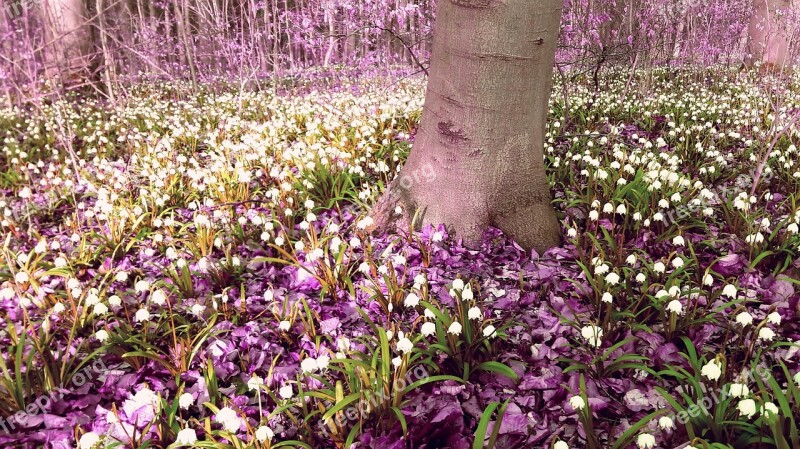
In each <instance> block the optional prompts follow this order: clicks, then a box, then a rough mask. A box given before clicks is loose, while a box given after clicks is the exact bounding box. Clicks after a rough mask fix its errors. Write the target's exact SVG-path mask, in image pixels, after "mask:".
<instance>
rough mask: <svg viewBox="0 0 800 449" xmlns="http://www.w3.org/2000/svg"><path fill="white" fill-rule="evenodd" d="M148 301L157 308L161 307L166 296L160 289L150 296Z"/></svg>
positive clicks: (165, 300)
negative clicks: (157, 306)
mask: <svg viewBox="0 0 800 449" xmlns="http://www.w3.org/2000/svg"><path fill="white" fill-rule="evenodd" d="M150 300H151V301H153V302H154V303H156V304H157V305H159V306H163V305H164V303H166V302H167V294H166V293H164V290H161V289H160V288H159V289H158V290H156V291H154V292H153V293H152V294H150Z"/></svg>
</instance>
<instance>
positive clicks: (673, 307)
mask: <svg viewBox="0 0 800 449" xmlns="http://www.w3.org/2000/svg"><path fill="white" fill-rule="evenodd" d="M667 311H669V312H672V313H674V314H676V315H680V314H681V312H682V311H683V304H681V302H680V301H678V300H677V299H673V300H672V301H670V302H669V304H667Z"/></svg>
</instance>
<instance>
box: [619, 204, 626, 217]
mask: <svg viewBox="0 0 800 449" xmlns="http://www.w3.org/2000/svg"><path fill="white" fill-rule="evenodd" d="M617 213H618V214H620V215H625V214H626V213H628V209H627V208H626V207H625V205H624V204H620V205H619V206H617Z"/></svg>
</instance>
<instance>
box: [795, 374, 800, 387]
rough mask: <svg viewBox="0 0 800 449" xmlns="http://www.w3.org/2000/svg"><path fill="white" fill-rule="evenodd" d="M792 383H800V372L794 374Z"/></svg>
mask: <svg viewBox="0 0 800 449" xmlns="http://www.w3.org/2000/svg"><path fill="white" fill-rule="evenodd" d="M794 383H796V384H797V385H800V372H798V373H797V374H795V375H794Z"/></svg>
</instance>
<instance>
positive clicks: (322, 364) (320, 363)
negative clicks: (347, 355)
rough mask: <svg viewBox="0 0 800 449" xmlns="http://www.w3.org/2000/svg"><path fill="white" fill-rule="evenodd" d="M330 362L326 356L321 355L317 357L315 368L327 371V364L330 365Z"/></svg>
mask: <svg viewBox="0 0 800 449" xmlns="http://www.w3.org/2000/svg"><path fill="white" fill-rule="evenodd" d="M330 361H331V358H330V357H328V356H327V355H321V356H319V357H317V368H319V369H320V370H326V369H328V364H329V363H330Z"/></svg>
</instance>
